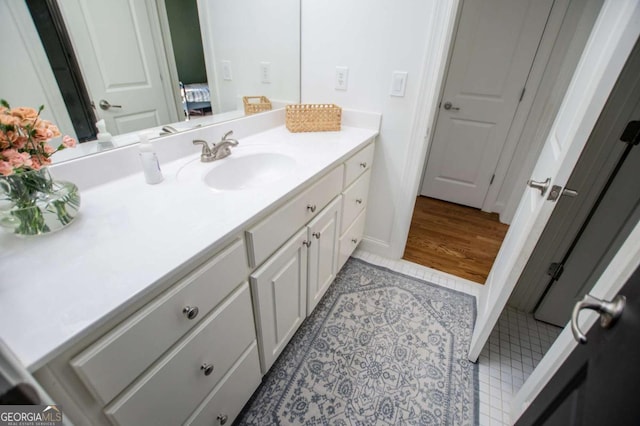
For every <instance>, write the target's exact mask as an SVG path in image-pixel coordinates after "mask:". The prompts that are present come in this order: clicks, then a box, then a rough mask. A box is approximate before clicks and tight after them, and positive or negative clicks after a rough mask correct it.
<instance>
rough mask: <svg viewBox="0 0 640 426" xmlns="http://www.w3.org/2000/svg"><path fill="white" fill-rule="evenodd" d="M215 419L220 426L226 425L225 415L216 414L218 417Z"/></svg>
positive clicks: (226, 418)
mask: <svg viewBox="0 0 640 426" xmlns="http://www.w3.org/2000/svg"><path fill="white" fill-rule="evenodd" d="M216 418H217V419H218V421H219V422H220V424H221V425H223V424H225V423H227V420H229V416H227V415H226V414H218V417H216Z"/></svg>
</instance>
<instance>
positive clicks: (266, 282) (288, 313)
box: [251, 227, 308, 374]
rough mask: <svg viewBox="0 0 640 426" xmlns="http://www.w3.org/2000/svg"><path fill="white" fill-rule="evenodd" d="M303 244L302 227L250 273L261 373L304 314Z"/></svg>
mask: <svg viewBox="0 0 640 426" xmlns="http://www.w3.org/2000/svg"><path fill="white" fill-rule="evenodd" d="M307 244H308V241H307V228H306V227H305V228H303V229H302V230H300V231H299V232H298V233H297V234H296V235H294V236H293V237H292V238H291V239H290V240H289V241H288V242H287V243H286V244H285V245H284V246H283V247H282V248H281V249H280V250H278V251H277V252H276V253H275V254H274V255H273V256H271V258H270V259H269V260H267V262H266V263H265V264H264V265H262V267H260V269H258V270H257V271H256V272H254V273H253V274H252V275H251V292H252V293H253V301H254V312H255V316H256V319H257V321H256V325H257V329H258V342H259V349H260V366H261V368H262V373H263V374H264V373H266V372H267V371H268V370H269V368H270V367H271V364H273V362H274V361H275V360H276V358H277V357H278V355H280V352H282V349H283V348H284V347H285V346H286V345H287V343H289V340H290V339H291V337H292V336H293V334H294V333H295V332H296V330H297V329H298V327H299V326H300V324H301V323H302V321H303V320H304V319H305V317H306V313H307V309H306V308H307V255H308V253H307Z"/></svg>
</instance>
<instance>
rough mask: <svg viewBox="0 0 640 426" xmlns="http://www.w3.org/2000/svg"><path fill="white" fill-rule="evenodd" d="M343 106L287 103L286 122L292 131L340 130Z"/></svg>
mask: <svg viewBox="0 0 640 426" xmlns="http://www.w3.org/2000/svg"><path fill="white" fill-rule="evenodd" d="M341 121H342V108H340V107H339V106H337V105H332V104H298V105H287V116H286V123H287V129H289V131H290V132H294V133H297V132H328V131H334V130H340V122H341Z"/></svg>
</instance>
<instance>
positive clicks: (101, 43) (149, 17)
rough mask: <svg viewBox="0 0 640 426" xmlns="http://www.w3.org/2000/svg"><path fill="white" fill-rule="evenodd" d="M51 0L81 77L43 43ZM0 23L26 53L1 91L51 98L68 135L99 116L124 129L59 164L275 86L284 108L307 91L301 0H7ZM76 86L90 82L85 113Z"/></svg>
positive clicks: (273, 95) (240, 111) (239, 107)
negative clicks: (71, 95)
mask: <svg viewBox="0 0 640 426" xmlns="http://www.w3.org/2000/svg"><path fill="white" fill-rule="evenodd" d="M42 3H47V4H48V7H49V9H48V10H49V11H50V10H54V11H55V10H57V11H58V15H57V20H58V24H57V25H61V24H60V23H62V24H63V25H64V30H65V31H66V34H68V40H67V42H68V45H69V46H71V47H72V49H73V53H74V54H75V56H76V63H75V65H76V67H77V68H76V70H77V71H78V74H79V76H80V77H79V81H75V82H74V81H73V79H72V78H71V77H69V76H68V75H67V74H68V72H67V71H66V70H65V71H61V70H60V68H61V67H60V64H59V63H58V62H59V61H58V60H56V59H52V55H51V52H52V50H53V48H51V47H50V43H48V42H47V41H46V40H45V43H44V44H43V42H42V41H41V38H40V35H39V33H38V31H41V28H40V27H41V26H43V25H44V26H45V27H47V26H48V27H50V28H49V30H52V29H53V30H55V28H53V27H55V26H56V23H55V22H56V18H55V16H54V15H55V13H54V14H53V15H52V16H54V17H53V18H52V19H51V21H52V22H51V23H49V22H47V21H46V19H45V22H44V24H38V25H39V26H38V27H36V24H34V18H32V13H33V8H34V6H33V5H32V4H36V5H40V4H42ZM30 8H31V11H30ZM49 13H50V12H49ZM45 15H46V14H45ZM40 19H41V20H42V17H40ZM35 21H36V22H38V19H35ZM0 23H1V24H2V25H0V46H2V47H3V51H5V52H7V51H13V52H16V51H18V57H17V58H16V60H15V61H14V64H15V65H14V66H10V65H9V64H8V63H7V62H6V61H5V62H4V63H3V65H2V73H1V74H0V77H1V78H0V98H4V99H7V100H8V101H9V102H10V103H11V105H12V106H32V107H37V106H39V105H41V104H44V105H45V108H46V109H45V111H44V112H43V118H45V119H48V120H51V121H53V122H54V123H55V124H57V125H58V127H60V130H61V132H62V133H63V134H69V135H72V136H76V137H78V136H81V135H80V133H82V134H83V135H86V134H87V128H89V127H90V128H89V130H90V131H91V132H94V128H93V125H94V123H93V119H94V117H95V119H96V120H100V119H104V120H105V123H106V127H107V131H108V132H109V133H111V134H112V135H113V136H114V138H113V143H112V144H98V143H97V142H96V141H95V140H94V141H91V140H89V141H86V142H85V140H87V139H93V138H94V136H90V137H82V136H81V137H79V139H80V140H81V141H83V143H81V144H79V146H78V147H77V148H76V149H73V150H66V151H63V152H61V153H59V154H56V157H54V161H55V162H56V163H57V162H60V161H63V160H66V159H70V158H77V157H79V156H82V155H88V154H91V153H95V152H99V151H100V150H104V149H106V148H109V147H118V146H123V145H126V144H130V143H135V142H137V141H138V136H137V134H138V132H140V131H145V132H148V133H149V135H150V137H152V138H153V137H161V135H162V134H165V133H166V132H167V131H169V132H173V131H182V130H188V129H190V128H193V127H196V126H206V125H210V124H214V123H218V122H221V121H226V120H230V119H235V118H239V117H242V116H244V115H245V113H244V108H243V97H244V96H266V97H267V98H268V99H269V100H270V101H271V103H272V107H273V108H277V107H280V106H283V105H284V104H286V103H293V102H299V101H300V0H276V1H272V2H264V1H261V0H233V1H230V0H110V1H108V2H105V1H103V0H46V1H45V2H42V1H41V0H17V1H15V2H13V1H12V2H2V4H0ZM58 32H59V29H58ZM45 49H47V50H48V51H46V50H45ZM59 56H64V55H59ZM52 63H53V66H52V65H51V64H52ZM72 65H73V64H72ZM60 75H62V77H61V76H60ZM59 83H60V84H59ZM78 86H80V87H79V89H78ZM70 87H71V89H70ZM70 90H78V91H79V92H82V91H84V93H85V99H84V101H85V103H86V105H85V108H84V111H83V110H82V108H81V105H79V104H82V99H79V101H78V102H69V101H68V98H65V97H63V94H65V95H66V94H67V92H69V91H70ZM65 99H66V102H65ZM69 105H71V107H68V106H69ZM78 111H80V112H78ZM82 114H84V117H82V116H81V117H78V115H82ZM89 116H91V118H89ZM82 119H83V120H84V130H81V131H80V132H76V130H77V129H78V124H77V123H78V121H79V120H82ZM167 125H169V126H167ZM163 127H164V130H163Z"/></svg>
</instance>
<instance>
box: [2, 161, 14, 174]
mask: <svg viewBox="0 0 640 426" xmlns="http://www.w3.org/2000/svg"><path fill="white" fill-rule="evenodd" d="M12 174H13V166H12V165H11V164H10V163H9V162H8V161H0V175H2V176H10V175H12Z"/></svg>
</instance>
